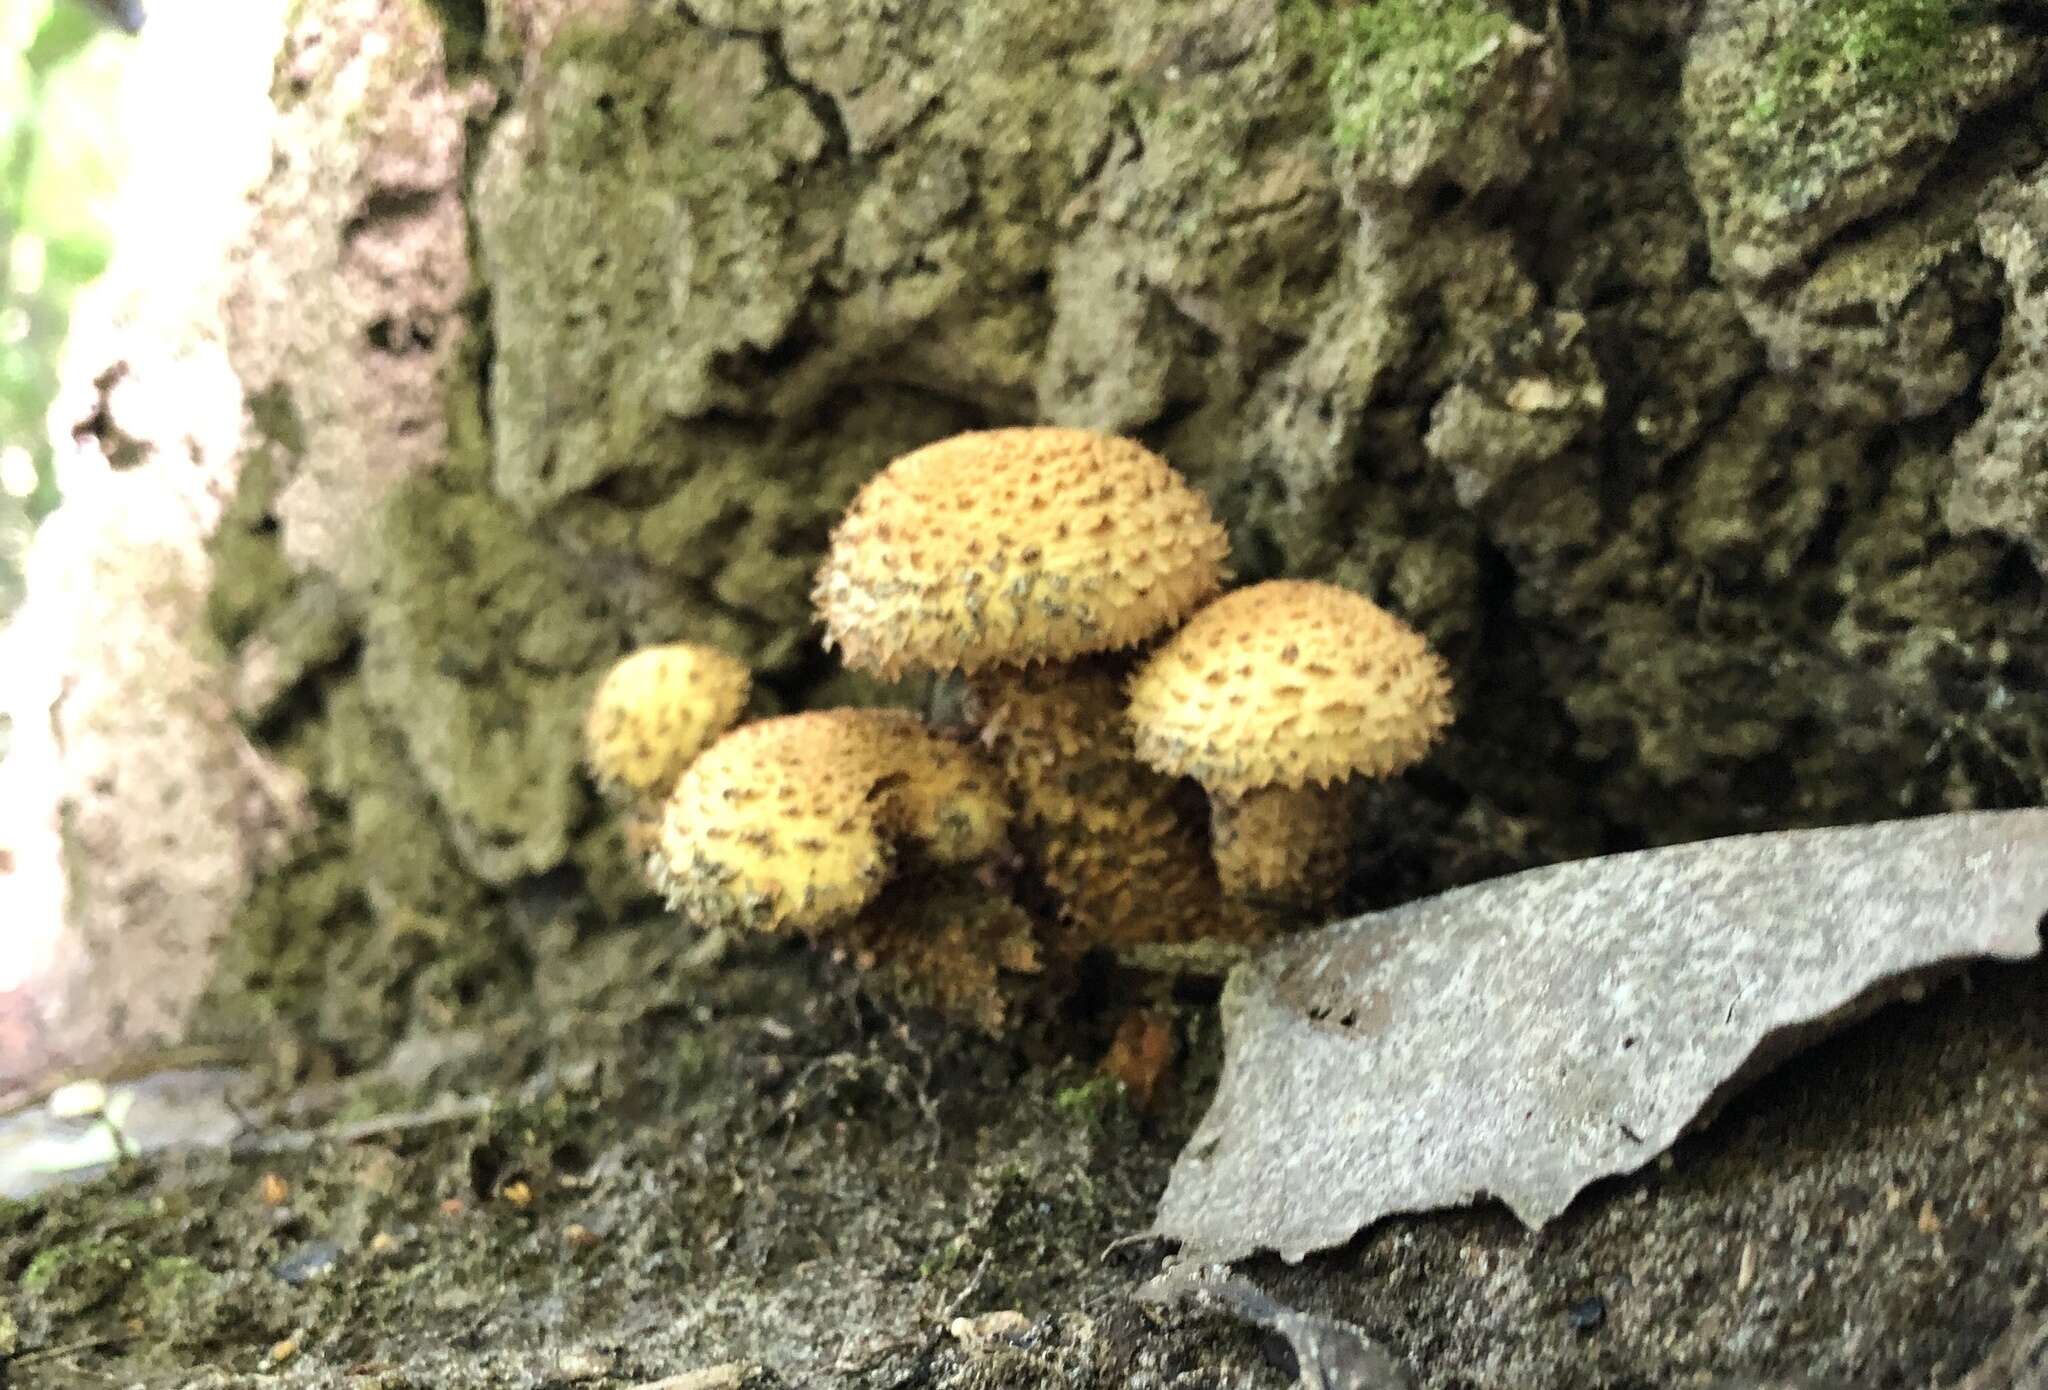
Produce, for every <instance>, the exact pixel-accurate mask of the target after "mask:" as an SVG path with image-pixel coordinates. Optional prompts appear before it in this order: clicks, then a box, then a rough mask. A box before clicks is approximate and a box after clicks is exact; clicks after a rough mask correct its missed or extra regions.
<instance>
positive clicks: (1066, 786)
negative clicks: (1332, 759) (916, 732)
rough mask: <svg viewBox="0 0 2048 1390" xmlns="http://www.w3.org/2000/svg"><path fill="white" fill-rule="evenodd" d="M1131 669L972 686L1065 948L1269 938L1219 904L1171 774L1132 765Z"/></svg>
mask: <svg viewBox="0 0 2048 1390" xmlns="http://www.w3.org/2000/svg"><path fill="white" fill-rule="evenodd" d="M1128 669H1129V662H1128V660H1127V659H1124V658H1117V657H1103V658H1092V659H1082V660H1079V661H1073V662H1061V663H1039V664H1037V665H1033V666H1029V667H1021V668H1020V667H998V668H994V669H991V670H987V671H983V672H980V673H978V674H975V675H973V676H970V677H969V678H968V681H967V712H968V717H969V718H970V719H971V720H972V721H973V722H974V723H975V725H976V726H977V727H978V728H979V730H980V732H981V740H982V743H983V745H984V746H985V747H986V749H987V750H988V752H989V754H990V756H991V757H992V758H993V759H994V761H995V762H996V764H997V766H998V767H999V768H1000V769H1001V770H1002V772H1003V774H1004V776H1005V777H1006V779H1007V780H1008V782H1009V784H1010V786H1011V787H1012V788H1013V789H1014V791H1015V794H1016V798H1017V819H1016V828H1017V831H1018V838H1019V840H1020V841H1021V843H1022V848H1023V849H1024V851H1025V854H1026V856H1027V857H1028V858H1029V860H1030V861H1031V863H1032V864H1033V865H1034V866H1035V868H1036V869H1037V871H1038V873H1039V875H1040V877H1041V878H1042V879H1043V881H1044V884H1045V886H1046V888H1047V889H1048V890H1049V891H1050V893H1051V894H1052V896H1053V897H1054V898H1055V899H1056V900H1057V905H1058V911H1059V916H1060V920H1061V924H1062V927H1063V931H1062V934H1061V937H1062V939H1061V941H1060V943H1059V944H1060V945H1061V947H1063V948H1064V949H1065V951H1066V952H1067V953H1068V954H1073V955H1078V954H1080V953H1081V952H1082V951H1085V950H1087V949H1089V948H1091V947H1096V946H1111V947H1114V946H1127V945H1141V944H1156V943H1162V942H1181V941H1193V940H1198V939H1202V938H1217V937H1222V938H1228V939H1232V940H1249V939H1255V938H1257V937H1260V936H1263V935H1265V934H1266V929H1265V925H1264V923H1263V922H1261V921H1260V920H1258V919H1257V917H1256V915H1255V914H1253V913H1250V912H1247V911H1244V910H1241V909H1238V908H1235V907H1233V906H1232V905H1230V904H1228V903H1226V902H1224V900H1223V896H1222V893H1221V890H1220V889H1219V887H1218V885H1217V882H1216V875H1215V871H1214V869H1213V867H1212V866H1211V864H1210V863H1209V858H1208V855H1207V854H1206V853H1205V851H1204V847H1203V845H1202V843H1201V836H1200V834H1199V833H1198V832H1197V831H1196V830H1195V829H1194V826H1195V825H1196V824H1198V823H1199V822H1194V821H1191V819H1190V818H1189V817H1188V816H1187V815H1186V814H1184V811H1183V808H1182V806H1181V801H1182V797H1183V789H1182V788H1181V787H1180V786H1179V785H1178V784H1177V783H1176V781H1175V779H1173V778H1170V777H1167V776H1165V775H1163V774H1161V773H1158V772H1154V771H1153V770H1152V769H1151V768H1149V767H1146V766H1145V765H1144V764H1143V763H1141V762H1139V761H1138V759H1137V756H1136V754H1135V753H1134V751H1133V749H1132V747H1131V739H1130V734H1129V732H1128V730H1127V727H1126V725H1125V723H1124V718H1123V712H1124V679H1125V676H1126V675H1127V673H1128Z"/></svg>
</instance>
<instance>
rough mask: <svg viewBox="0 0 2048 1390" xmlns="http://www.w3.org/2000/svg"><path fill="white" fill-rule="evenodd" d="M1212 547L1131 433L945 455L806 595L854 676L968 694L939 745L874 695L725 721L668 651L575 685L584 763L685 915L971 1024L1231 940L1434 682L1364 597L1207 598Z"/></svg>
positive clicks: (1331, 823)
mask: <svg viewBox="0 0 2048 1390" xmlns="http://www.w3.org/2000/svg"><path fill="white" fill-rule="evenodd" d="M1227 552H1228V544H1227V541H1226V539H1225V536H1224V533H1223V529H1222V527H1221V526H1220V525H1218V523H1217V521H1216V518H1215V517H1214V516H1213V515H1212V513H1211V512H1210V509H1209V507H1208V504H1207V503H1206V501H1205V500H1204V499H1203V497H1202V495H1201V494H1200V493H1198V492H1196V491H1195V490H1194V489H1193V488H1192V487H1190V486H1189V485H1188V483H1187V482H1186V481H1185V480H1184V479H1183V478H1182V477H1181V476H1180V475H1179V474H1178V473H1176V472H1175V471H1174V470H1173V468H1172V467H1171V466H1170V465H1168V464H1167V462H1166V461H1165V460H1164V459H1162V458H1160V457H1159V456H1158V455H1157V454H1155V453H1153V452H1151V451H1150V450H1148V449H1146V448H1145V447H1144V446H1142V445H1140V444H1138V443H1136V442H1134V441H1132V440H1129V439H1122V438H1117V437H1113V436H1109V435H1103V434H1098V433H1094V432H1091V431H1087V430H1080V429H1066V428H1056V427H1035V428H1018V429H999V430H986V431H978V432H973V433H968V434H962V435H956V436H954V437H952V438H950V439H944V440H940V441H939V442H937V443H934V444H930V445H927V446H925V447H924V448H921V449H917V450H915V451H913V452H911V453H909V454H905V455H903V456H902V457H900V458H898V459H896V460H894V461H893V462H892V463H890V464H889V465H888V466H887V467H886V468H885V469H883V470H882V471H881V472H880V473H878V474H877V475H876V476H875V477H873V478H872V479H870V480H869V482H868V484H867V485H866V486H865V487H864V488H863V489H862V490H861V492H860V493H859V495H858V496H857V497H856V498H855V499H854V501H853V503H852V505H851V507H850V508H849V509H848V511H847V513H846V516H845V517H844V519H843V520H842V521H841V523H840V525H839V526H838V527H837V528H836V529H835V530H834V532H833V534H832V537H831V543H830V546H829V548H828V552H827V555H826V558H825V561H824V564H823V566H822V567H821V569H820V571H819V574H818V579H817V583H816V587H815V589H814V591H813V600H814V603H815V605H816V608H817V612H818V616H819V619H820V621H821V623H822V624H823V627H824V630H825V642H826V645H827V646H828V647H830V648H835V649H836V650H837V651H838V652H839V654H840V656H841V658H842V659H843V660H844V662H845V663H846V665H847V666H849V667H851V668H852V669H854V670H858V671H862V672H866V673H868V674H871V675H875V676H879V677H882V678H885V679H896V678H899V677H903V676H907V675H916V674H926V675H937V676H957V677H959V678H960V679H962V680H963V681H964V684H965V693H966V697H967V698H966V701H965V709H966V719H967V722H968V724H969V725H970V727H969V728H967V729H965V730H960V731H958V733H959V734H960V735H961V737H953V736H949V735H948V734H947V733H944V732H941V731H938V730H935V729H933V728H931V727H930V726H928V725H927V724H926V723H925V722H924V721H923V720H921V719H919V718H918V717H916V716H914V715H911V714H908V713H904V712H900V711H884V710H855V709H835V710H819V711H812V712H809V713H803V714H795V715H788V716H783V717H780V718H773V719H766V720H761V721H758V722H755V723H751V724H744V725H741V726H740V727H738V728H732V727H731V726H732V725H733V723H734V722H735V721H736V720H737V718H738V716H739V712H740V710H741V708H742V707H743V706H744V705H745V703H746V700H747V698H748V695H747V682H746V673H745V671H744V669H743V668H740V667H739V666H738V664H737V663H735V662H732V661H731V659H730V658H727V657H723V656H721V655H719V654H717V653H709V652H705V651H704V650H703V649H701V648H682V647H664V648H655V649H651V650H649V651H647V652H643V653H638V654H635V655H634V656H632V657H629V658H627V660H626V661H624V662H622V663H621V664H620V665H619V666H618V667H617V668H615V669H614V670H613V672H612V673H611V674H610V675H609V676H608V677H607V678H606V680H605V681H604V683H603V685H601V686H600V688H599V691H598V694H597V697H596V699H595V700H594V702H593V704H592V707H591V714H590V720H589V726H588V731H587V732H588V742H589V760H590V765H591V768H592V771H593V774H594V775H595V776H596V778H597V780H598V782H599V784H600V786H601V787H604V788H605V789H607V791H608V792H609V793H610V794H612V795H614V796H615V797H617V798H619V799H621V800H624V801H625V802H626V803H627V804H628V806H629V808H631V809H632V813H633V814H634V815H635V816H636V817H638V818H639V823H640V825H641V827H642V829H641V833H640V840H641V843H642V845H643V847H644V848H645V849H646V850H647V851H648V860H649V871H650V874H651V876H652V878H653V879H654V881H655V882H656V883H657V884H658V885H659V886H660V887H661V888H662V889H663V891H664V892H665V893H666V894H667V895H668V899H669V902H670V904H671V905H672V906H673V907H675V908H677V909H678V910H680V911H681V912H682V913H683V914H684V915H685V916H687V917H688V918H689V919H691V920H692V921H695V922H697V923H700V924H703V925H707V926H720V927H725V928H728V929H733V930H748V931H773V932H785V933H794V934H797V935H801V936H804V937H807V938H809V939H811V940H813V941H816V942H819V943H820V944H823V945H826V946H827V947H828V948H830V949H833V950H835V951H838V952H840V953H841V954H843V955H846V956H848V957H850V958H851V959H853V960H855V961H856V962H858V963H859V964H861V965H863V966H866V967H869V968H871V969H876V970H880V971H884V972H890V971H893V972H894V973H895V975H896V976H897V978H898V979H899V980H900V981H903V982H905V983H921V984H922V985H923V989H922V991H921V992H922V993H923V994H924V995H925V996H926V997H930V998H933V999H935V1000H936V1001H937V1002H940V1003H942V1004H944V1005H947V1006H948V1007H951V1008H953V1009H954V1010H955V1011H956V1012H961V1013H965V1014H968V1015H970V1016H972V1017H974V1018H976V1019H977V1020H978V1021H980V1022H982V1023H983V1024H984V1025H986V1026H990V1027H994V1026H997V1025H999V1023H1000V1022H1001V1021H1002V1019H1003V1018H1004V1017H1005V1015H1006V1004H1005V1002H1004V996H1003V991H1002V986H1001V978H1002V977H1003V976H1004V975H1006V974H1007V975H1030V974H1032V973H1034V972H1038V971H1040V970H1042V969H1043V968H1044V966H1045V964H1046V962H1047V961H1048V959H1050V960H1052V961H1072V960H1075V959H1077V958H1078V957H1080V956H1081V955H1082V954H1084V953H1086V952H1088V951H1091V950H1094V949H1098V948H1103V947H1108V948H1123V947H1135V946H1148V945H1155V944H1161V943H1177V942H1187V941H1194V940H1200V939H1215V938H1223V939H1229V940H1238V941H1248V940H1254V939H1257V938H1259V937H1261V936H1264V935H1267V934H1269V933H1270V932H1272V931H1274V930H1276V929H1277V928H1278V927H1279V926H1280V925H1282V924H1284V923H1285V922H1287V921H1289V920H1292V919H1293V918H1296V917H1298V916H1299V914H1301V913H1302V912H1304V911H1309V910H1314V909H1317V908H1320V907H1323V906H1325V905H1326V904H1327V903H1329V902H1330V901H1331V900H1332V899H1333V898H1334V896H1335V893H1336V890H1337V887H1338V884H1339V882H1340V880H1341V875H1342V871H1343V868H1344V865H1345V862H1346V859H1347V857H1348V856H1347V853H1346V851H1347V849H1348V847H1349V825H1348V822H1349V817H1348V814H1347V807H1348V800H1347V796H1348V789H1349V788H1350V787H1351V786H1352V785H1353V784H1354V782H1355V780H1356V779H1358V778H1361V777H1377V776H1386V775H1390V774H1392V773H1394V772H1397V771H1399V770H1400V769H1402V768H1404V767H1406V766H1408V765H1409V764H1411V763H1413V762H1414V761H1415V760H1416V759H1418V758H1420V757H1421V756H1422V755H1423V754H1424V753H1425V752H1426V751H1427V750H1428V749H1429V747H1430V746H1431V745H1432V744H1433V743H1434V742H1435V740H1436V739H1437V737H1438V735H1439V734H1440V733H1441V731H1442V730H1443V728H1444V727H1445V725H1446V724H1447V723H1448V722H1449V720H1450V701H1449V694H1450V687H1449V682H1448V680H1447V678H1446V676H1445V672H1444V668H1443V664H1442V662H1441V661H1440V660H1439V659H1438V658H1437V657H1436V655H1435V654H1434V653H1433V652H1431V651H1430V649H1429V647H1428V644H1427V643H1426V642H1425V641H1424V639H1423V638H1422V636H1421V635H1420V634H1419V633H1417V632H1415V631H1414V630H1413V629H1411V628H1409V627H1408V626H1406V625H1405V624H1403V623H1401V622H1400V621H1399V620H1398V619H1396V618H1395V617H1393V616H1392V615H1391V614H1389V613H1387V612H1386V611H1385V610H1383V609H1381V608H1379V607H1378V606H1376V605H1375V604H1373V603H1372V602H1370V601H1369V600H1367V599H1365V598H1364V597H1362V596H1360V595H1358V594H1355V593H1351V592H1349V591H1347V590H1344V589H1341V588H1337V587H1335V586H1332V585H1328V584H1318V583H1307V582H1301V581H1273V582H1269V583H1264V584H1256V585H1252V586H1250V587H1247V588H1243V589H1239V590H1237V591H1235V592H1231V593H1227V594H1225V593H1223V586H1224V581H1225V578H1226V573H1225V563H1226V560H1227V558H1228V553H1227ZM727 730H730V732H727ZM721 735H722V736H721ZM962 738H965V739H966V740H968V741H969V742H963V741H962ZM970 742H971V745H972V746H970ZM1205 801H1206V805H1205ZM657 807H658V810H657V809H655V808H657ZM1013 864H1014V865H1021V868H1019V870H1018V872H1019V873H1020V874H1021V876H1022V877H1021V880H1020V882H1019V883H1018V884H1017V885H1016V888H1017V891H1016V892H1014V893H1010V894H1006V893H1005V892H1003V891H1002V887H1001V885H999V884H998V883H997V882H996V881H995V880H994V879H993V878H991V876H990V871H991V870H992V869H994V868H996V867H997V866H1011V865H1013ZM977 871H979V874H978V876H977ZM892 885H893V886H892ZM975 898H979V899H982V900H986V901H987V902H988V903H989V905H990V907H989V910H988V911H986V912H982V913H976V912H974V911H970V910H968V909H967V908H966V907H965V906H964V904H965V903H967V902H968V901H970V900H972V899H975ZM1025 902H1030V903H1033V904H1036V905H1039V911H1038V912H1037V913H1036V914H1035V915H1034V914H1031V913H1027V912H1025V911H1024V909H1023V907H1022V906H1021V904H1022V903H1025ZM935 904H941V905H943V906H942V907H941V908H940V910H939V911H938V912H937V914H936V915H934V914H933V913H932V912H931V911H930V910H929V909H930V908H931V907H932V906H933V905H935ZM977 923H980V924H981V925H977ZM934 982H936V984H935V983H934Z"/></svg>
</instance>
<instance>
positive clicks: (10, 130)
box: [0, 0, 123, 618]
mask: <svg viewBox="0 0 2048 1390" xmlns="http://www.w3.org/2000/svg"><path fill="white" fill-rule="evenodd" d="M122 56H123V48H122V41H121V40H120V39H118V38H116V37H112V36H109V34H108V31H107V30H106V29H105V28H104V27H103V26H102V25H101V24H100V23H99V21H98V20H96V19H95V18H94V17H93V15H92V12H91V11H90V10H89V9H87V8H86V7H85V6H83V5H80V4H77V3H73V0H26V3H24V2H23V0H9V3H7V4H5V5H0V463H4V466H0V484H13V486H14V487H15V488H18V487H19V481H18V479H19V474H20V472H21V460H22V459H23V458H24V456H25V457H26V459H27V460H28V462H29V464H30V466H31V467H32V468H33V470H34V478H35V483H34V487H33V488H32V490H30V491H29V493H28V495H27V496H25V497H24V496H19V495H16V493H15V492H14V491H12V490H10V489H9V488H8V487H5V486H0V618H4V617H5V616H6V615H7V614H8V613H9V612H11V611H12V610H13V607H14V604H15V603H16V602H17V601H18V600H19V597H20V573H19V566H20V557H21V552H22V550H23V548H24V547H25V545H26V543H27V536H28V530H29V527H30V526H31V525H32V524H33V523H34V521H35V520H36V519H37V518H39V517H41V516H42V515H44V514H46V513H47V512H48V511H49V510H50V508H52V507H53V506H55V505H56V502H57V482H56V479H55V478H54V477H53V476H52V473H51V467H50V442H49V439H48V437H47V432H46V425H45V420H46V416H47V415H48V412H49V409H50V403H51V400H52V399H53V398H54V396H55V395H56V390H57V357H58V352H59V350H60V349H61V348H62V346H63V342H64V333H65V328H66V325H67V323H68V321H69V317H70V309H71V301H72V297H73V296H74V295H75V294H76V293H77V291H78V290H79V288H80V287H81V286H83V285H85V284H86V283H87V282H89V281H91V280H92V279H93V278H94V277H95V276H97V275H98V274H99V273H100V271H101V270H103V269H104V268H105V267H106V263H107V255H108V245H107V234H106V229H105V226H104V225H103V221H102V218H103V215H104V205H105V202H106V199H107V196H108V194H109V192H110V191H111V189H112V187H113V184H114V179H115V174H116V165H117V163H118V160H117V158H116V153H115V152H116V150H117V141H116V139H115V129H114V108H113V103H112V101H111V100H110V97H111V93H112V89H113V86H114V83H115V81H116V80H117V76H118V72H119V66H120V61H121V58H122Z"/></svg>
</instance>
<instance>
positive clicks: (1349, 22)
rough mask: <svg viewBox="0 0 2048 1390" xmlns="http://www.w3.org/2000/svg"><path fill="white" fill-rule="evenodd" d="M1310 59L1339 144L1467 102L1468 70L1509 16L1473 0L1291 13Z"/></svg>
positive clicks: (1308, 7)
mask: <svg viewBox="0 0 2048 1390" xmlns="http://www.w3.org/2000/svg"><path fill="white" fill-rule="evenodd" d="M1291 15H1292V20H1293V24H1294V26H1295V27H1296V28H1297V30H1298V33H1299V37H1300V39H1301V40H1302V41H1305V42H1306V44H1307V46H1308V48H1309V50H1310V52H1311V53H1312V54H1313V55H1314V57H1315V64H1316V72H1317V76H1318V78H1319V79H1320V80H1321V82H1322V85H1323V88H1324V91H1325V93H1326V94H1327V96H1328V99H1329V104H1330V133H1331V137H1332V139H1334V140H1335V141H1336V143H1337V145H1338V147H1339V148H1342V149H1355V148H1357V147H1358V146H1359V145H1360V144H1363V143H1364V142H1366V141H1367V140H1372V139H1383V138H1385V136H1386V134H1387V133H1388V132H1391V131H1396V130H1399V129H1402V128H1404V127H1407V126H1412V125H1414V124H1416V123H1417V122H1419V121H1421V120H1424V119H1426V118H1430V117H1444V116H1453V115H1456V114H1457V113H1458V112H1460V111H1461V110H1462V109H1464V108H1465V107H1466V106H1468V105H1469V104H1470V101H1471V92H1472V85H1471V81H1470V74H1471V73H1472V71H1473V70H1474V69H1475V68H1477V67H1478V66H1479V65H1480V64H1482V63H1484V62H1485V60H1486V59H1487V58H1488V57H1489V56H1490V55H1491V54H1492V53H1493V52H1494V51H1495V49H1496V48H1497V47H1498V46H1499V45H1500V44H1501V43H1502V42H1504V41H1506V40H1507V39H1508V38H1509V36H1510V35H1511V33H1512V32H1513V28H1514V25H1513V21H1512V20H1510V19H1509V18H1508V16H1507V15H1505V14H1503V13H1501V12H1500V11H1498V10H1496V9H1493V8H1492V7H1491V6H1489V5H1485V4H1482V3H1480V0H1382V2H1381V3H1377V4H1350V5H1344V6H1341V7H1339V8H1337V9H1334V10H1326V9H1323V8H1321V7H1320V6H1317V5H1312V4H1306V3H1304V4H1299V5H1297V6H1295V7H1294V9H1293V10H1292V11H1291Z"/></svg>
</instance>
